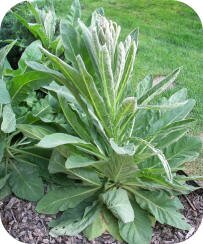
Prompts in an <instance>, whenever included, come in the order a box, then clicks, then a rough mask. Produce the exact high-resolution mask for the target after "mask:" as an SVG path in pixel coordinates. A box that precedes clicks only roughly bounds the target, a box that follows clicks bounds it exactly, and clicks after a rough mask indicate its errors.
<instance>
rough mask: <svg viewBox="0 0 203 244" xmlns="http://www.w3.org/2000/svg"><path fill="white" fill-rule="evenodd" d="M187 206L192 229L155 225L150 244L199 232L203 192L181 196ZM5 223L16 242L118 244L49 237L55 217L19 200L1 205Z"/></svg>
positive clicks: (106, 240)
mask: <svg viewBox="0 0 203 244" xmlns="http://www.w3.org/2000/svg"><path fill="white" fill-rule="evenodd" d="M180 200H181V202H182V203H183V205H184V207H185V208H184V210H183V214H184V216H185V217H186V219H187V222H188V223H189V224H190V225H191V226H192V228H191V230H190V231H189V232H188V231H183V230H179V229H176V228H173V227H171V226H168V225H161V224H159V223H156V225H155V227H154V232H153V237H152V241H151V244H172V243H179V242H181V241H184V240H186V239H188V238H189V237H190V236H191V235H193V234H194V233H195V231H196V230H197V229H198V227H199V225H200V223H201V220H202V217H203V190H201V189H200V190H197V191H195V192H192V193H190V194H189V195H187V196H180ZM0 211H1V218H2V223H3V225H4V227H5V229H6V230H7V231H8V232H9V233H10V234H11V235H12V236H13V237H14V238H16V239H17V240H19V241H21V242H24V243H28V244H59V243H60V244H90V243H91V244H119V242H117V241H115V240H114V239H113V238H112V236H111V235H109V234H107V233H106V234H103V235H102V236H101V237H98V238H97V239H95V240H94V241H91V242H90V241H88V240H87V239H86V238H85V237H84V236H83V235H82V234H80V235H77V236H74V237H68V236H64V237H58V238H53V237H51V236H49V228H48V223H49V222H50V221H51V220H52V219H53V218H55V216H48V215H43V214H38V213H36V212H35V204H34V203H30V202H28V201H23V200H20V199H18V198H16V197H14V196H11V197H9V198H7V199H6V200H5V201H4V202H0Z"/></svg>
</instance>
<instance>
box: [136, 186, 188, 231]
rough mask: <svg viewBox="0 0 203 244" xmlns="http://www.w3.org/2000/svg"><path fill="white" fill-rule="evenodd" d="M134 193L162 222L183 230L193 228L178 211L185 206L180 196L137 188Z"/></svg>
mask: <svg viewBox="0 0 203 244" xmlns="http://www.w3.org/2000/svg"><path fill="white" fill-rule="evenodd" d="M134 193H135V199H136V201H137V203H138V204H139V205H140V206H141V207H142V208H143V209H145V210H147V211H149V212H150V213H151V214H152V215H153V216H154V217H155V218H156V220H158V221H159V222H160V223H161V224H168V225H171V226H174V227H176V228H178V229H183V230H189V229H190V228H191V226H190V225H189V224H188V223H187V222H186V221H185V218H184V216H183V215H182V214H180V212H178V211H179V210H180V209H182V208H183V206H182V204H181V202H180V200H179V199H178V198H171V197H170V196H169V195H168V194H167V193H165V192H163V191H160V192H157V191H141V190H140V191H138V190H136V191H135V192H134Z"/></svg>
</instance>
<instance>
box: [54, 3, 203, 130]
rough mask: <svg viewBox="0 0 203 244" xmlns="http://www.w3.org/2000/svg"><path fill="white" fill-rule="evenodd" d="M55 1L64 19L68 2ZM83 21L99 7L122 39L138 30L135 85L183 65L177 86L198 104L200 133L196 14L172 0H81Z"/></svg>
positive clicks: (202, 80)
mask: <svg viewBox="0 0 203 244" xmlns="http://www.w3.org/2000/svg"><path fill="white" fill-rule="evenodd" d="M64 1H65V0H55V6H56V11H57V13H58V14H59V15H61V16H63V17H64V16H65V15H66V13H67V12H68V10H69V6H70V3H71V1H70V0H68V1H67V4H66V5H64ZM81 5H82V8H83V17H84V19H86V18H87V16H89V14H90V13H91V12H92V11H93V10H95V9H96V8H98V7H103V8H104V10H105V13H106V15H107V16H108V17H110V18H111V19H112V20H115V21H117V22H118V23H119V24H120V25H121V27H122V38H124V37H125V36H126V35H127V34H128V33H129V32H130V31H131V30H133V29H134V28H135V27H139V29H140V38H139V49H138V55H137V62H136V68H135V74H134V80H135V82H136V81H138V80H140V79H142V78H143V77H144V76H145V75H146V74H152V75H153V76H154V77H156V76H159V75H166V74H168V73H169V72H170V71H172V70H173V69H175V68H177V67H180V66H183V69H182V72H181V75H180V76H179V78H178V80H177V82H176V87H175V88H174V89H179V88H182V87H186V88H188V93H189V96H190V97H193V98H195V99H196V101H197V105H196V107H195V109H194V112H193V115H192V116H193V117H194V118H196V119H197V124H196V126H194V130H193V132H194V133H195V134H199V133H200V132H201V131H203V105H202V104H203V73H202V70H203V62H201V61H202V60H203V52H202V47H203V38H202V26H201V23H200V20H199V18H198V16H197V15H196V13H195V12H194V11H193V10H192V9H191V8H189V7H188V6H186V5H185V4H183V3H180V2H177V1H173V0H130V1H126V0H81Z"/></svg>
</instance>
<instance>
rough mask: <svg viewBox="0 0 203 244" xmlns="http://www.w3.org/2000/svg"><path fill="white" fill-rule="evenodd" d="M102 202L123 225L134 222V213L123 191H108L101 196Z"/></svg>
mask: <svg viewBox="0 0 203 244" xmlns="http://www.w3.org/2000/svg"><path fill="white" fill-rule="evenodd" d="M102 200H103V202H104V203H105V204H106V206H107V208H108V209H109V210H110V211H111V212H112V213H113V214H114V215H115V216H116V217H117V218H118V219H120V220H121V221H123V222H124V223H128V222H131V221H133V220H134V211H133V208H132V206H131V203H130V201H129V198H128V194H127V192H126V191H125V190H123V189H113V190H109V191H107V192H105V193H103V194H102Z"/></svg>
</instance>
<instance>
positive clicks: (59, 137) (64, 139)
mask: <svg viewBox="0 0 203 244" xmlns="http://www.w3.org/2000/svg"><path fill="white" fill-rule="evenodd" d="M66 144H72V145H77V144H88V142H86V141H84V140H82V139H80V138H79V137H76V136H71V135H68V134H64V133H54V134H51V135H47V136H45V137H44V138H43V139H42V140H41V141H40V142H39V143H38V144H37V145H38V146H39V147H42V148H54V147H57V146H61V145H66Z"/></svg>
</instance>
